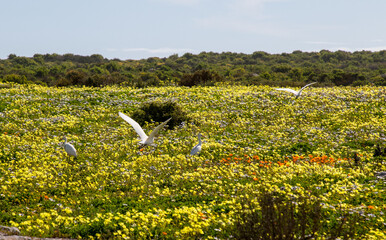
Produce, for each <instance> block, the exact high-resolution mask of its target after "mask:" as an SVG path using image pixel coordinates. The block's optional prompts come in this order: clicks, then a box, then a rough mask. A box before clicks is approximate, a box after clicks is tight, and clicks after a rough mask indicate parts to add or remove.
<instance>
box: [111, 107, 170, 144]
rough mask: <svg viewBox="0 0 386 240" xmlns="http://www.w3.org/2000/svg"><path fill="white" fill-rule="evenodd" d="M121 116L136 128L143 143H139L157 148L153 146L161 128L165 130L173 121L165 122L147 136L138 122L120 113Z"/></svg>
mask: <svg viewBox="0 0 386 240" xmlns="http://www.w3.org/2000/svg"><path fill="white" fill-rule="evenodd" d="M119 116H120V117H121V118H123V120H125V121H126V122H128V123H129V124H130V125H131V126H132V127H133V128H134V130H135V131H136V132H137V133H138V135H139V137H140V138H141V141H140V142H139V143H140V144H142V145H150V146H155V145H154V144H153V141H154V137H155V135H156V134H157V133H158V131H159V130H160V129H161V128H163V127H164V126H165V125H166V123H168V122H169V121H170V119H172V118H169V119H168V120H166V121H165V122H163V123H161V124H160V125H158V126H157V127H156V128H154V130H153V131H152V132H151V133H150V135H149V136H147V135H146V133H145V132H144V131H143V129H142V127H141V126H140V125H139V124H138V123H137V122H136V121H134V119H132V118H130V117H128V116H126V115H125V114H123V113H121V112H119Z"/></svg>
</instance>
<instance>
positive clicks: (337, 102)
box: [0, 85, 386, 239]
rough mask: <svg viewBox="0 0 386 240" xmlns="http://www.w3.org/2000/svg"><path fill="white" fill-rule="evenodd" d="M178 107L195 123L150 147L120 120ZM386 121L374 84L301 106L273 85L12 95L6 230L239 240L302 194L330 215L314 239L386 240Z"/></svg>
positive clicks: (1, 183)
mask: <svg viewBox="0 0 386 240" xmlns="http://www.w3.org/2000/svg"><path fill="white" fill-rule="evenodd" d="M169 100H171V101H175V102H177V103H178V104H179V105H180V106H181V107H182V108H183V109H184V111H185V112H186V113H187V115H188V116H189V118H190V119H191V120H190V121H187V122H183V123H182V124H181V125H180V126H178V127H176V128H174V129H168V128H164V129H162V130H161V131H160V132H159V135H158V136H157V138H156V139H155V143H156V144H157V146H156V147H145V148H139V145H138V141H139V139H138V135H137V133H136V132H135V131H134V129H133V128H132V127H131V126H130V125H129V124H128V123H126V122H125V121H124V120H122V119H121V118H120V117H119V116H118V112H124V113H125V114H127V115H128V116H130V114H131V113H132V112H133V111H135V110H136V109H137V108H138V107H139V106H140V105H141V104H142V103H144V102H150V101H161V102H164V101H169ZM385 114H386V88H385V87H371V86H364V87H334V88H318V87H311V88H307V89H306V90H305V91H304V92H303V94H302V96H301V97H300V98H298V99H296V100H295V101H294V96H293V95H292V94H290V93H287V92H282V91H276V90H275V89H274V88H272V87H267V86H260V87H256V86H249V87H247V86H215V87H193V88H185V87H158V88H156V87H154V88H144V89H133V88H123V87H122V88H121V87H116V86H115V87H103V88H91V87H69V88H48V87H41V86H35V85H29V86H21V85H14V86H12V87H11V88H3V89H0V225H7V226H14V227H18V228H19V229H20V231H21V233H22V234H23V235H28V236H36V237H68V238H82V239H108V238H114V239H234V238H238V237H237V236H240V235H238V234H239V233H238V231H241V230H240V228H238V227H237V226H239V225H240V224H241V225H242V224H243V223H244V224H245V223H246V222H247V221H246V220H245V219H243V216H244V217H245V216H246V215H248V213H253V212H256V213H258V212H259V211H260V209H263V208H264V207H265V206H264V204H261V203H262V201H261V199H262V194H268V195H269V194H271V195H270V196H275V197H279V196H280V198H281V199H286V201H287V200H288V202H290V203H292V204H293V205H291V206H293V208H294V214H295V218H296V217H297V216H300V215H301V212H302V208H303V207H304V206H305V205H304V204H303V205H302V201H303V202H304V201H305V200H304V199H307V201H308V202H310V204H311V203H317V204H318V206H320V210H318V211H319V212H318V213H320V214H319V217H318V218H315V219H316V220H315V219H314V224H316V225H317V226H319V227H318V230H317V231H316V232H315V233H313V234H314V235H313V238H314V239H324V238H328V236H335V237H336V238H341V239H345V238H346V239H347V238H348V237H347V236H348V235H350V234H351V235H350V238H352V239H385V238H386V231H385V229H386V225H385V219H386V216H385V215H384V214H385V212H386V185H385V179H384V178H382V177H379V176H378V175H377V173H379V172H383V171H386V163H385V162H386V160H385V159H384V158H383V157H374V156H373V155H374V149H375V147H376V145H377V144H379V145H380V146H384V145H385V137H386V134H385V129H386V117H385ZM158 124H159V123H154V122H149V123H147V124H145V125H144V126H143V128H144V130H145V132H146V133H149V132H150V131H151V130H152V129H153V128H154V127H155V126H157V125H158ZM198 133H201V134H202V135H203V137H202V140H203V145H202V151H201V153H200V154H199V155H195V156H190V154H189V153H190V150H191V149H192V147H193V146H194V145H196V144H197V142H198V141H197V135H198ZM64 136H66V137H67V139H68V142H70V143H71V144H73V145H74V147H75V148H76V149H77V151H78V157H77V158H73V157H69V156H67V154H66V152H65V151H64V149H63V147H62V144H63V137H64ZM355 153H357V157H354V156H355ZM259 199H260V200H259ZM246 206H250V208H248V207H246ZM297 206H298V207H297ZM299 206H300V207H299ZM302 206H303V207H302ZM310 206H311V205H310ZM309 216H311V215H310V214H309ZM307 219H308V218H307ZM275 224H278V223H277V222H275ZM251 228H253V224H252V226H251ZM307 231H309V230H307ZM308 234H311V233H308ZM294 238H299V236H294Z"/></svg>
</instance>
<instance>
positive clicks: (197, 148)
mask: <svg viewBox="0 0 386 240" xmlns="http://www.w3.org/2000/svg"><path fill="white" fill-rule="evenodd" d="M201 136H202V135H201V133H199V134H198V144H197V145H196V146H194V147H193V148H192V151H190V155H197V154H199V153H200V151H201V146H202V142H201Z"/></svg>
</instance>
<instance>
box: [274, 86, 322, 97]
mask: <svg viewBox="0 0 386 240" xmlns="http://www.w3.org/2000/svg"><path fill="white" fill-rule="evenodd" d="M315 83H317V82H313V83H309V84H307V85H306V86H304V87H302V88H301V89H300V90H299V91H295V90H293V89H290V88H275V90H279V91H286V92H290V93H293V94H295V96H296V97H295V99H297V98H298V97H300V95H301V94H302V91H303V90H304V89H305V88H306V87H309V86H311V85H312V84H315Z"/></svg>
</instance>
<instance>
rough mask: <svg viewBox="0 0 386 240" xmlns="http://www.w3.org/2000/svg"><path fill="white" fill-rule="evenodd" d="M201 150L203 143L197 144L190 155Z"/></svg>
mask: <svg viewBox="0 0 386 240" xmlns="http://www.w3.org/2000/svg"><path fill="white" fill-rule="evenodd" d="M200 151H201V145H200V144H197V145H196V146H194V147H193V148H192V151H190V155H196V154H198V153H199V152H200Z"/></svg>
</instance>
